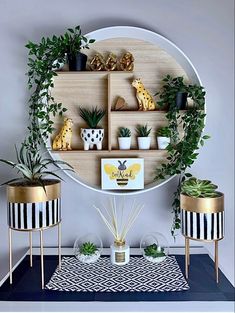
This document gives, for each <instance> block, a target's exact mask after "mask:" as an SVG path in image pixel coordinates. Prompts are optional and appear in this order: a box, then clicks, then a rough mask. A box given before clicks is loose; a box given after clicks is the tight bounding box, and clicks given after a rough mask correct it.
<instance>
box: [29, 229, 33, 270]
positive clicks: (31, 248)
mask: <svg viewBox="0 0 235 313" xmlns="http://www.w3.org/2000/svg"><path fill="white" fill-rule="evenodd" d="M29 253H30V256H29V258H30V261H29V263H30V267H33V232H32V231H30V232H29Z"/></svg>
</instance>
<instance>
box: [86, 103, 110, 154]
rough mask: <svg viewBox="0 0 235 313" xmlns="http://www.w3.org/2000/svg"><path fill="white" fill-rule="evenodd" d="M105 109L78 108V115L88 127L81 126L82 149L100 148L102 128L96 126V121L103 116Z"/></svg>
mask: <svg viewBox="0 0 235 313" xmlns="http://www.w3.org/2000/svg"><path fill="white" fill-rule="evenodd" d="M105 113H106V111H105V110H102V109H98V108H97V107H95V108H92V109H85V108H80V116H81V118H82V119H83V120H84V121H85V122H86V123H87V125H88V126H89V128H81V137H82V140H83V143H84V150H89V149H93V148H94V146H96V148H97V150H102V141H103V139H104V129H102V128H98V123H99V122H100V121H101V119H102V118H103V117H104V115H105Z"/></svg>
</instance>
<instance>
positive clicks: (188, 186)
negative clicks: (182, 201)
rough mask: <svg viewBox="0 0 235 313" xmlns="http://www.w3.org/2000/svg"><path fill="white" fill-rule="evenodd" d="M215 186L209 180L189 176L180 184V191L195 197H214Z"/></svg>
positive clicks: (215, 193)
mask: <svg viewBox="0 0 235 313" xmlns="http://www.w3.org/2000/svg"><path fill="white" fill-rule="evenodd" d="M217 188H218V186H216V185H214V184H212V183H211V181H210V180H200V179H197V178H195V177H191V178H189V179H187V180H185V181H184V182H183V183H182V184H181V193H183V194H185V195H187V196H190V197H195V198H214V197H217V196H218V192H217V191H216V189H217Z"/></svg>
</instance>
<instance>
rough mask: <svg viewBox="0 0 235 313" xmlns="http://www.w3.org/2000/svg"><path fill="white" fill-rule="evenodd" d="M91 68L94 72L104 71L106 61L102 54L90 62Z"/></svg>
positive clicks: (98, 54)
mask: <svg viewBox="0 0 235 313" xmlns="http://www.w3.org/2000/svg"><path fill="white" fill-rule="evenodd" d="M90 67H91V70H92V71H104V70H105V61H104V58H103V56H102V55H101V54H100V53H96V54H95V55H94V56H93V58H92V59H91V61H90Z"/></svg>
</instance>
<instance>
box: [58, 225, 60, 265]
mask: <svg viewBox="0 0 235 313" xmlns="http://www.w3.org/2000/svg"><path fill="white" fill-rule="evenodd" d="M58 256H59V269H60V270H61V222H60V223H59V224H58Z"/></svg>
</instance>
